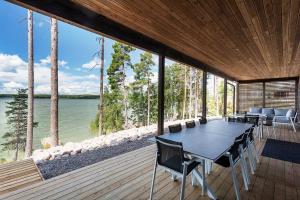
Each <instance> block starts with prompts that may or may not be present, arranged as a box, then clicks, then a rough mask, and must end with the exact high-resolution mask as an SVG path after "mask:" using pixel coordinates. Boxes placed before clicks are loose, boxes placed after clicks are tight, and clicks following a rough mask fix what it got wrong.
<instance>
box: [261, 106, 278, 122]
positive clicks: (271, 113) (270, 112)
mask: <svg viewBox="0 0 300 200" xmlns="http://www.w3.org/2000/svg"><path fill="white" fill-rule="evenodd" d="M261 113H262V114H264V115H266V116H267V118H269V119H273V117H274V115H275V113H274V109H273V108H263V109H262V111H261Z"/></svg>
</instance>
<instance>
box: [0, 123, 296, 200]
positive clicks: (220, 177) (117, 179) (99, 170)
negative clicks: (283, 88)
mask: <svg viewBox="0 0 300 200" xmlns="http://www.w3.org/2000/svg"><path fill="white" fill-rule="evenodd" d="M299 136H300V133H299V132H297V133H296V134H295V133H293V131H291V130H289V129H287V128H281V129H279V130H278V132H277V139H279V140H285V141H290V142H300V137H299ZM265 137H267V134H266V135H265ZM269 137H273V135H270V136H269ZM265 141H266V139H262V140H261V141H258V140H256V149H257V150H258V152H259V155H260V153H261V151H262V150H263V147H264V144H265ZM155 151H156V147H155V145H150V146H148V147H145V148H141V149H138V150H135V151H132V152H128V153H125V154H123V155H119V156H117V157H114V158H111V159H107V160H104V161H102V162H99V163H95V164H93V165H90V166H87V167H84V168H80V169H78V170H75V171H72V172H69V173H67V174H63V175H60V176H58V177H54V178H52V179H49V180H45V181H43V182H38V183H36V184H33V185H30V186H27V187H25V188H21V189H19V190H16V191H12V192H9V193H6V194H1V193H0V199H8V200H10V199H11V200H16V199H19V200H26V199H72V200H76V199H91V200H94V199H105V200H110V199H111V200H119V199H129V200H130V199H148V198H149V194H150V184H151V179H152V173H153V166H154V155H155ZM28 163H30V162H28V161H24V164H23V165H25V164H26V165H27V164H28ZM23 165H22V164H20V163H18V164H17V165H16V166H18V167H22V166H23ZM9 166H12V164H9ZM33 168H34V167H23V169H22V170H20V173H21V174H23V175H24V177H23V180H27V177H30V175H29V174H27V175H28V176H25V172H26V170H32V169H33ZM200 168H201V167H200ZM1 170H2V171H3V170H7V171H8V173H7V174H5V175H3V174H1V173H0V179H1V178H3V177H11V178H14V177H15V176H14V172H15V170H14V169H11V167H7V166H0V172H1ZM237 174H238V181H239V186H240V192H241V197H242V199H249V200H250V199H251V200H254V199H255V200H256V199H287V200H288V199H297V198H299V197H300V165H299V164H296V163H290V162H285V161H281V160H276V159H272V158H268V157H263V156H260V162H259V163H258V164H257V170H256V172H255V174H254V175H252V174H250V178H251V184H250V186H249V191H245V189H244V186H243V181H242V176H241V170H240V167H239V166H238V167H237ZM207 181H208V183H209V184H210V186H211V187H212V188H213V189H214V191H215V192H216V194H217V196H218V198H219V199H234V198H235V193H234V190H233V187H232V179H231V171H230V169H226V168H223V167H221V166H218V165H213V171H212V173H211V174H210V175H207ZM4 184H6V186H5V187H7V186H9V184H8V183H4ZM4 184H3V183H2V185H4ZM2 188H4V187H3V186H2ZM0 191H1V187H0ZM179 193H180V180H178V181H175V182H174V181H172V180H171V178H170V175H169V174H168V173H167V172H164V171H163V170H160V169H158V171H157V177H156V181H155V189H154V199H168V200H169V199H178V198H179ZM185 194H186V195H185V197H186V198H185V199H189V200H194V199H209V198H208V197H207V195H204V196H202V195H201V188H200V187H193V186H192V185H191V179H190V177H188V178H187V182H186V192H185Z"/></svg>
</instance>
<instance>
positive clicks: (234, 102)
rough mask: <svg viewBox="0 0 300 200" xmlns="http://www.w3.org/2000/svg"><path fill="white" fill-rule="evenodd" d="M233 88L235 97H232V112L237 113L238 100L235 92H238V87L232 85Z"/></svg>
mask: <svg viewBox="0 0 300 200" xmlns="http://www.w3.org/2000/svg"><path fill="white" fill-rule="evenodd" d="M232 88H233V97H232V102H233V103H232V112H233V114H234V113H235V104H236V100H235V92H236V89H235V86H234V85H232Z"/></svg>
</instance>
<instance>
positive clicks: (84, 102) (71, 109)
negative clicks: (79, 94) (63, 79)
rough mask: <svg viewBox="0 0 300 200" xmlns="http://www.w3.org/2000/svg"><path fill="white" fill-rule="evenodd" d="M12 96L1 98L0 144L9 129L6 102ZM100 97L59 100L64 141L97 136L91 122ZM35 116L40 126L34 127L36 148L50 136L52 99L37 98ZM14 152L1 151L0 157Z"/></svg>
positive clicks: (62, 140) (60, 122) (60, 136)
mask: <svg viewBox="0 0 300 200" xmlns="http://www.w3.org/2000/svg"><path fill="white" fill-rule="evenodd" d="M10 100H11V98H0V144H1V143H3V142H4V140H3V139H2V135H3V134H4V133H5V132H6V131H7V125H6V116H5V111H6V102H8V101H10ZM98 102H99V100H98V99H60V100H59V138H60V141H61V142H63V143H66V142H79V141H82V140H84V139H88V138H92V137H95V135H94V134H93V133H91V131H90V130H89V125H90V122H91V121H92V120H93V119H95V116H96V113H97V105H98ZM34 104H35V105H34V106H35V110H34V115H35V116H34V118H35V121H37V122H39V126H38V127H37V128H34V136H33V145H34V149H37V148H41V139H42V138H45V137H49V136H50V99H35V103H34ZM11 153H12V152H1V148H0V159H1V158H5V159H6V160H7V159H9V160H10V158H11Z"/></svg>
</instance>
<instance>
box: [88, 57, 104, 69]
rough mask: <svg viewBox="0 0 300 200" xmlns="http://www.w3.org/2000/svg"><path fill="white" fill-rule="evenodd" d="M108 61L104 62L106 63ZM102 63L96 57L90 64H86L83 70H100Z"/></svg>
mask: <svg viewBox="0 0 300 200" xmlns="http://www.w3.org/2000/svg"><path fill="white" fill-rule="evenodd" d="M105 62H106V61H105V60H104V63H105ZM100 63H101V61H99V59H97V58H96V57H94V58H93V59H92V60H90V61H89V62H87V63H84V64H83V65H82V68H85V69H92V68H100Z"/></svg>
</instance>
